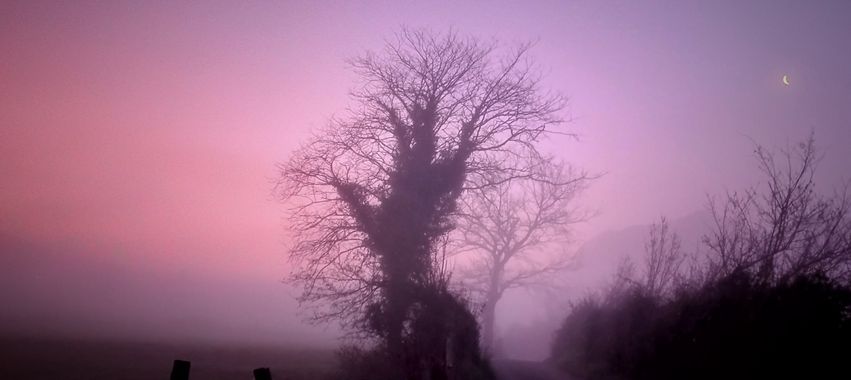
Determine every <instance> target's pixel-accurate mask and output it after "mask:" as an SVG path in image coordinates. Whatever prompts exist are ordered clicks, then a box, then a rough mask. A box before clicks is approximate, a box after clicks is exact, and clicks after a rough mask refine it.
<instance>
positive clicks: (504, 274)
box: [459, 160, 590, 348]
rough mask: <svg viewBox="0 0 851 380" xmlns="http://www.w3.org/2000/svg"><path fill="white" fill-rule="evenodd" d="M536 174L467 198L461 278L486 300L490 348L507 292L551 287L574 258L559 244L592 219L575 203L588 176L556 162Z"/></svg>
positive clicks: (487, 344)
mask: <svg viewBox="0 0 851 380" xmlns="http://www.w3.org/2000/svg"><path fill="white" fill-rule="evenodd" d="M537 170H538V172H539V175H538V179H537V180H534V181H533V180H525V179H514V180H510V181H504V182H502V183H500V184H499V185H497V186H489V187H484V188H479V189H474V190H472V191H470V192H469V194H467V195H468V196H467V197H465V198H464V204H463V208H464V212H463V213H462V218H461V222H460V223H459V232H460V235H461V239H460V240H461V243H462V244H463V246H464V248H462V250H461V251H462V252H466V253H468V256H467V258H468V259H469V265H468V266H467V267H466V270H464V271H462V272H461V274H462V276H463V277H464V284H465V286H467V287H468V288H469V289H470V290H472V291H474V292H475V293H478V294H480V295H481V298H482V300H483V301H484V310H483V313H482V338H483V343H484V346H485V347H487V348H492V345H493V339H494V323H495V320H496V305H497V303H498V302H499V300H500V299H501V298H502V296H503V294H505V291H506V290H508V289H511V288H519V287H528V286H531V285H536V284H544V283H547V282H548V277H549V276H551V275H553V274H556V273H558V272H560V271H562V270H563V269H565V268H566V267H567V266H568V265H569V264H570V262H571V257H570V256H568V255H567V254H566V252H565V251H564V250H563V249H562V247H557V246H556V245H557V243H566V242H567V240H568V238H569V235H570V226H571V225H573V224H576V223H578V222H581V221H583V220H585V219H586V218H587V213H584V212H582V211H580V210H579V209H578V208H577V207H576V206H575V205H574V203H575V199H576V197H577V195H578V194H579V193H580V192H581V191H582V190H583V189H584V188H585V187H586V186H587V183H588V181H589V180H590V178H589V176H588V175H587V174H586V173H583V172H576V171H574V170H573V169H572V168H570V167H565V166H564V165H562V164H559V163H556V162H554V161H553V160H548V161H544V162H542V163H541V164H540V165H539V166H538V168H537ZM541 179H543V180H541ZM553 252H555V254H553Z"/></svg>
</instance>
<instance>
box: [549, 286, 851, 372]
mask: <svg viewBox="0 0 851 380" xmlns="http://www.w3.org/2000/svg"><path fill="white" fill-rule="evenodd" d="M850 339H851V288H849V287H846V286H841V285H838V284H836V283H835V282H833V281H831V280H829V279H827V278H826V277H824V276H820V275H808V276H804V277H799V278H796V279H795V280H794V281H791V282H790V283H786V284H778V285H771V286H763V285H761V284H760V283H759V282H758V281H756V280H755V278H754V277H753V276H752V275H751V274H748V273H745V272H739V273H735V274H731V275H728V276H725V277H724V278H722V279H719V280H717V282H713V283H712V284H707V285H705V286H704V287H703V288H701V289H700V290H699V291H696V292H693V293H687V294H683V293H681V294H680V295H678V297H677V298H676V299H675V300H673V301H672V302H669V303H660V302H659V300H657V299H654V298H652V297H649V296H647V295H645V294H641V293H638V292H636V293H633V294H631V295H628V296H625V297H621V298H618V299H615V300H610V301H608V302H601V301H599V300H593V299H588V300H585V301H583V302H582V303H580V304H578V305H576V306H575V308H574V310H573V312H572V313H571V314H570V316H569V317H568V318H567V319H565V321H564V324H563V325H562V327H561V329H560V330H559V331H558V333H557V335H556V338H555V340H554V344H553V351H552V352H553V354H552V355H553V356H552V359H551V360H552V361H553V362H554V363H555V364H557V365H558V366H559V367H561V368H562V369H564V370H566V371H568V372H570V373H571V374H574V375H576V376H578V377H582V378H589V379H684V378H699V379H718V378H730V377H733V378H792V377H806V378H830V375H831V374H835V373H841V371H844V359H845V358H847V357H849V355H851V347H849V345H848V342H850V341H851V340H850Z"/></svg>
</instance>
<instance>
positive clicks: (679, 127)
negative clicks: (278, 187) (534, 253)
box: [0, 1, 851, 335]
mask: <svg viewBox="0 0 851 380" xmlns="http://www.w3.org/2000/svg"><path fill="white" fill-rule="evenodd" d="M401 25H408V26H412V27H422V26H425V27H429V28H432V29H434V30H438V31H440V30H445V29H447V28H449V27H454V28H455V29H456V30H457V31H458V32H460V33H462V34H471V35H475V36H479V37H482V38H491V37H493V38H496V39H498V40H500V41H502V42H504V43H507V44H512V43H517V42H523V41H530V40H532V41H537V46H536V48H535V49H534V51H533V55H534V57H535V58H536V60H537V62H538V63H539V64H540V66H541V67H542V68H543V70H544V72H545V74H546V80H545V83H544V85H545V87H547V88H549V89H553V90H557V91H560V92H562V93H564V94H565V95H567V96H568V97H569V98H570V100H571V103H570V107H569V111H570V112H569V116H570V117H572V118H573V119H574V121H573V122H571V123H570V124H569V125H567V127H568V128H570V129H571V130H572V131H574V132H576V133H578V134H579V135H580V140H579V141H573V140H569V139H563V138H556V139H553V140H551V141H549V142H548V143H547V147H548V149H551V150H552V151H553V152H556V153H557V154H558V155H559V156H561V157H563V158H564V159H566V160H569V161H571V162H574V163H576V164H577V165H579V166H582V167H584V168H586V169H588V170H590V171H592V172H598V173H606V174H605V176H604V177H602V178H601V179H600V180H598V181H597V182H596V183H595V184H594V185H593V186H592V187H591V188H590V189H589V190H588V192H587V194H586V196H585V197H584V198H583V202H584V203H585V205H586V206H587V207H588V208H591V209H596V210H599V212H600V215H599V216H598V217H597V218H596V219H594V220H592V221H591V222H589V223H587V224H586V225H584V226H582V227H580V229H579V235H578V237H579V239H580V242H581V240H582V239H585V238H588V237H590V236H592V235H594V234H596V233H599V232H602V231H605V230H609V229H619V228H623V227H625V226H629V225H633V224H645V223H649V222H651V221H653V220H654V219H656V218H657V217H658V216H659V215H668V216H670V217H672V218H676V217H680V216H683V215H686V214H689V213H691V212H693V211H695V210H698V209H700V208H701V207H702V206H703V205H704V202H705V199H706V198H705V197H706V194H707V193H718V192H720V191H723V190H724V189H725V188H730V189H735V188H740V187H742V186H745V185H747V184H750V183H752V181H753V177H754V174H755V170H754V166H753V161H752V159H751V156H750V153H751V139H753V140H755V141H758V142H761V143H764V144H766V145H769V146H774V145H783V144H787V143H790V142H795V141H798V140H801V139H803V138H805V137H806V136H807V135H808V134H809V132H810V131H814V132H815V134H816V139H817V142H818V145H819V146H820V147H821V148H822V152H823V153H825V154H826V158H825V159H824V161H823V163H822V167H821V173H822V178H820V179H821V182H822V183H824V184H826V185H835V184H837V183H838V181H839V180H840V179H841V178H851V167H849V164H848V163H849V162H851V149H849V148H848V147H851V106H850V105H851V38H849V36H851V3H849V2H847V1H835V2H829V1H818V2H805V1H800V2H781V1H765V2H739V1H730V2H726V1H713V2H698V1H670V2H641V4H639V2H634V1H624V2H606V3H605V4H604V3H602V2H597V1H594V2H591V1H589V2H568V1H558V2H555V1H554V2H536V3H533V4H527V2H520V1H516V2H492V1H488V2H465V3H463V4H459V2H446V3H439V2H422V1H420V2H406V1H387V2H354V1H352V2H314V1H307V2H301V3H299V2H295V1H287V2H280V3H278V4H276V5H272V4H268V3H265V2H245V3H243V2H239V3H236V2H231V3H224V2H223V3H214V2H196V3H195V4H188V3H182V4H179V5H175V4H173V3H172V2H153V1H151V2H119V1H114V2H88V1H81V2H74V3H72V2H42V1H21V2H14V1H5V2H2V3H0V51H2V55H0V175H2V178H3V181H2V184H0V238H2V240H0V243H2V244H3V245H2V246H0V248H2V250H3V251H2V252H0V254H2V255H3V256H4V257H6V258H4V259H3V260H4V261H3V262H5V263H6V264H9V263H12V264H15V265H17V267H16V266H15V265H11V264H10V265H5V266H4V267H0V277H3V276H4V275H3V273H2V271H4V270H6V271H9V272H12V271H15V272H16V273H17V277H7V278H14V281H15V282H14V284H13V285H15V286H11V285H10V286H11V287H7V289H6V290H2V291H0V296H2V297H3V298H0V301H3V302H5V303H12V302H20V299H21V298H22V297H27V298H28V299H29V301H28V303H27V305H29V306H26V307H23V309H22V311H19V314H18V315H17V317H16V318H18V319H14V318H13V320H16V321H17V320H20V319H26V315H30V314H32V313H38V314H44V313H52V314H51V315H52V317H51V318H56V319H57V320H64V319H67V318H72V317H73V318H77V317H79V318H78V319H81V320H91V318H93V317H92V316H93V315H94V316H96V317H98V318H101V320H104V321H112V322H115V323H117V324H119V325H120V323H119V322H120V321H123V320H125V319H127V318H129V319H130V320H133V321H141V322H139V323H143V324H145V323H146V324H147V325H149V326H154V327H156V326H160V325H161V324H162V325H164V326H167V323H166V322H168V321H171V320H173V319H174V318H178V319H180V318H184V319H187V318H188V319H189V320H192V318H196V317H197V318H201V317H203V316H204V315H209V314H215V315H216V316H214V317H210V318H213V322H211V325H215V326H218V325H221V324H231V325H232V326H237V327H234V328H235V329H236V330H239V329H240V327H238V326H241V325H240V323H243V322H244V323H245V324H246V325H251V326H256V325H258V324H262V325H264V326H267V327H268V329H276V328H280V329H283V330H281V331H290V332H291V331H294V330H299V329H301V327H300V326H298V327H297V326H296V325H294V324H292V321H295V320H296V317H294V316H292V313H293V312H292V310H291V309H292V302H291V300H290V298H288V297H290V293H288V292H287V290H286V289H285V287H284V286H283V285H280V284H279V283H278V281H279V280H280V279H281V278H282V277H283V276H284V275H285V273H286V270H287V267H286V262H285V254H286V250H285V243H286V236H285V226H286V223H285V221H284V220H282V216H283V213H282V206H281V205H279V204H277V203H276V202H274V201H273V200H272V197H271V181H272V180H273V179H274V177H275V175H276V172H275V163H276V162H280V161H283V160H285V159H286V158H287V157H288V155H289V154H290V152H291V151H292V150H293V149H294V148H295V147H296V146H297V145H298V144H299V142H301V141H304V140H305V138H306V137H307V136H308V134H309V131H310V130H311V128H316V127H319V126H322V125H324V123H325V122H326V121H327V120H328V118H329V117H330V116H332V115H344V114H345V111H344V109H345V106H346V105H347V104H348V99H347V91H348V90H349V88H350V87H351V86H353V85H354V79H355V77H354V76H353V74H351V73H350V72H349V71H347V69H346V66H345V64H344V59H345V58H347V57H350V56H353V55H356V54H359V53H361V52H363V51H365V50H367V49H376V48H378V47H380V46H381V43H382V41H383V39H384V38H388V37H391V36H392V35H393V33H394V32H396V31H398V29H399V27H400V26H401ZM784 74H788V75H789V76H790V78H791V85H790V86H783V85H782V83H781V77H782V76H783V75H784ZM40 252H41V253H40ZM39 254H43V255H44V256H43V257H41V256H38V255H39ZM15 255H17V256H15ZM12 256H14V257H16V258H12V259H9V257H12ZM92 263H96V264H92ZM97 263H99V264H97ZM101 264H102V265H101ZM98 265H101V266H98ZM21 268H26V270H24V271H23V272H21V270H22V269H21ZM51 268H52V269H51ZM93 268H95V269H93ZM96 268H103V271H112V270H114V271H117V272H118V273H126V274H127V275H126V276H118V277H117V278H114V279H103V281H101V282H97V281H95V282H92V284H89V285H85V286H84V285H80V283H79V279H80V278H101V277H103V278H106V277H109V276H107V275H106V274H103V273H101V271H99V270H98V269H96ZM27 271H29V272H27ZM22 273H23V274H22ZM44 276H48V277H49V278H50V279H51V280H50V281H51V283H52V284H55V286H56V287H60V288H61V287H63V284H66V285H67V286H68V287H67V289H66V290H65V292H66V293H69V294H70V295H69V294H64V293H61V292H60V294H58V295H57V293H56V292H53V291H51V290H50V287H49V286H48V285H46V284H45V283H44ZM187 279H188V280H187ZM184 280H186V281H184ZM11 281H13V280H8V279H7V280H6V282H7V283H11ZM187 281H188V282H187ZM163 284H168V285H169V286H164V285H163ZM7 285H9V284H7ZM109 287H113V288H114V289H112V290H110V292H111V293H110V294H112V295H111V296H107V295H104V294H101V293H100V292H105V291H106V290H105V289H104V288H109ZM125 287H126V288H127V289H136V290H137V291H136V292H135V293H133V291H131V290H127V292H129V293H127V294H125V293H123V292H122V291H121V290H120V289H124V288H125ZM78 288H79V292H80V293H79V294H81V295H78V293H74V292H75V290H73V289H78ZM225 288H226V289H229V292H219V291H218V290H220V289H225ZM9 289H11V290H9ZM69 289H71V290H69ZM115 289H119V290H115ZM169 289H176V290H175V292H176V294H177V295H172V296H170V297H171V298H169V300H163V299H161V298H158V296H157V295H156V294H159V293H157V292H168V290H169ZM234 289H238V290H234ZM253 289H263V290H262V291H259V290H258V291H254V290H253ZM181 292H183V293H181ZM63 294H64V295H63ZM75 295H77V296H78V298H80V299H81V301H79V302H78V303H77V302H71V301H69V302H66V303H67V305H64V306H62V304H61V303H56V302H55V301H56V299H58V298H59V297H62V298H63V299H67V297H71V299H76V298H74V297H75ZM131 295H132V296H131ZM109 297H113V298H114V299H115V300H114V301H109V302H115V305H118V307H119V308H122V309H126V313H125V314H121V313H118V314H109V313H106V312H101V311H100V310H102V308H101V307H103V308H106V309H108V307H106V306H104V302H107V301H102V300H104V299H107V300H111V299H112V298H109ZM181 297H185V300H184V298H181ZM252 297H254V298H252ZM84 298H85V299H87V300H89V301H85V302H84V301H82V299H84ZM189 299H191V300H197V302H198V304H197V305H196V304H194V303H193V302H195V301H186V300H189ZM4 300H5V301H4ZM181 300H184V301H181ZM87 302H90V303H87ZM169 302H171V303H169ZM252 302H254V303H252ZM263 303H271V304H273V306H269V307H266V306H258V305H261V304H263ZM234 304H238V305H241V306H240V307H241V308H242V309H244V310H246V312H244V313H233V312H229V311H228V310H230V309H232V307H231V306H229V305H234ZM51 305H58V306H51ZM198 305H204V306H203V307H200V306H198ZM27 307H29V308H30V309H27ZM163 307H165V308H167V309H169V310H170V311H169V313H170V314H169V317H168V318H165V317H162V318H160V317H159V316H160V315H161V314H163V311H162V308H163ZM80 308H82V309H85V310H82V311H81V310H77V309H80ZM252 308H253V309H252ZM87 310H88V311H87ZM91 310H94V311H91ZM90 311H91V312H90ZM255 311H256V312H255ZM27 313H30V314H27ZM146 313H150V315H147V314H146ZM252 313H253V314H252ZM131 314H132V315H131ZM284 314H285V315H284ZM258 315H262V316H258ZM247 316H248V317H247ZM87 318H88V319H87ZM133 318H136V319H133ZM252 318H255V319H257V318H259V319H258V320H261V322H258V320H255V319H252ZM278 321H286V323H284V322H281V323H280V324H279V323H278ZM281 326H283V327H281ZM154 327H151V328H154ZM165 328H167V327H165ZM264 328H265V327H264ZM116 329H119V330H120V328H118V327H117V328H116ZM249 330H250V331H252V332H253V333H256V334H262V332H258V331H260V330H258V329H253V327H250V328H249V327H246V331H249ZM255 330H256V331H255ZM263 331H267V330H263ZM199 334H200V333H199ZM237 335H238V334H237Z"/></svg>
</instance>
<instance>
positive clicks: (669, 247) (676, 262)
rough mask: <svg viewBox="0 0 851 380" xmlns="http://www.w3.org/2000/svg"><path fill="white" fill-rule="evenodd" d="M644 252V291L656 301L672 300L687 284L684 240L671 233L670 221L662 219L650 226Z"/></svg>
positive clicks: (642, 284)
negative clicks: (681, 243)
mask: <svg viewBox="0 0 851 380" xmlns="http://www.w3.org/2000/svg"><path fill="white" fill-rule="evenodd" d="M644 252H645V258H644V260H645V265H644V273H643V280H642V283H641V286H642V288H643V289H644V291H645V292H647V293H648V294H650V295H652V296H654V297H658V298H664V297H667V296H670V295H671V293H672V292H673V290H674V288H675V287H676V286H677V285H678V284H679V283H680V282H681V281H682V280H683V275H684V273H683V269H684V268H683V264H684V263H685V262H686V258H687V256H686V255H685V254H684V253H683V252H682V250H681V247H680V237H679V236H678V235H677V234H676V232H671V230H670V226H669V225H668V219H667V218H664V217H662V218H661V219H660V220H659V222H658V223H654V224H653V225H651V226H650V233H649V236H648V239H647V242H646V243H645V244H644Z"/></svg>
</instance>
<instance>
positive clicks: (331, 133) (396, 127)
mask: <svg viewBox="0 0 851 380" xmlns="http://www.w3.org/2000/svg"><path fill="white" fill-rule="evenodd" d="M528 49H529V45H521V46H520V47H519V48H517V49H513V50H510V51H507V50H502V49H499V48H498V47H497V46H496V45H495V44H493V43H484V42H482V41H480V40H476V39H472V38H463V37H460V36H458V35H457V34H456V33H454V32H449V33H445V34H435V33H431V32H428V31H422V30H403V31H402V32H401V33H400V34H399V35H398V36H397V38H396V39H394V40H391V41H388V42H387V43H386V45H385V48H384V50H383V51H382V52H381V53H372V52H370V53H367V54H365V55H363V56H361V57H358V58H355V59H352V60H351V61H350V64H351V66H352V68H353V69H354V70H355V72H356V73H357V74H358V75H359V76H360V78H361V79H362V81H361V83H360V86H359V87H358V89H357V90H355V91H353V93H352V98H353V99H354V100H355V105H354V106H353V107H352V108H351V110H350V113H349V115H348V116H347V117H345V118H341V119H334V120H332V121H331V123H330V125H329V126H328V127H327V128H326V129H324V130H323V131H321V132H319V133H318V134H317V135H316V136H315V137H314V138H313V139H312V140H311V141H310V142H309V143H307V144H306V145H304V146H303V147H302V148H301V149H300V150H298V151H297V152H295V153H294V154H293V156H292V157H291V158H290V160H289V161H287V162H286V163H284V164H282V165H281V180H280V184H279V189H280V191H281V193H280V194H281V196H282V198H283V200H285V201H286V202H288V203H289V204H290V205H292V206H293V208H292V210H291V211H292V214H291V217H290V221H291V229H292V230H293V232H294V235H295V239H294V246H293V247H292V249H291V252H290V258H291V260H292V261H293V262H294V264H295V268H296V269H295V271H294V273H293V277H292V279H293V280H294V281H296V282H297V283H299V284H301V285H302V287H303V293H302V295H301V298H300V300H301V301H302V302H305V303H308V304H311V305H314V306H318V307H315V308H314V312H315V313H314V317H315V318H316V320H319V321H327V320H329V319H337V320H340V321H342V322H343V323H344V324H346V325H348V326H350V327H360V328H362V330H364V331H368V332H369V333H372V334H374V335H377V336H378V337H380V338H381V339H382V340H383V341H384V342H385V343H386V345H387V347H388V349H389V350H390V352H391V353H393V354H399V353H400V352H401V345H402V343H403V339H404V336H405V334H406V328H405V326H406V319H407V318H408V316H409V315H410V313H409V311H410V308H411V307H412V306H414V305H415V304H416V303H417V302H420V300H421V299H423V298H428V297H420V296H421V295H422V294H424V293H423V292H428V291H429V290H428V289H429V287H434V286H439V285H435V284H434V281H431V279H434V278H438V277H441V276H439V275H435V273H436V272H435V271H436V269H437V268H435V265H434V263H435V260H434V258H435V252H436V251H437V248H438V246H439V244H436V243H437V242H438V241H439V240H440V239H441V237H442V236H444V235H445V234H446V233H447V232H448V231H450V230H451V229H452V228H453V216H454V215H455V213H456V209H457V200H458V198H459V197H460V196H461V194H462V192H463V191H464V189H465V188H468V187H477V188H485V187H489V186H493V185H495V184H497V183H500V182H505V181H510V180H513V179H517V178H527V179H533V180H534V179H536V173H535V172H534V171H533V170H531V168H530V167H529V163H530V162H535V161H536V160H538V159H539V158H540V154H539V152H538V150H537V148H536V142H537V141H538V140H539V139H540V138H541V137H543V136H544V135H546V134H548V133H550V132H552V131H553V127H554V126H556V125H558V124H559V123H560V122H561V121H562V119H561V118H560V117H559V116H558V113H559V111H560V110H561V109H562V107H563V104H564V100H563V98H562V97H560V96H559V95H555V94H547V93H544V92H542V91H541V89H540V88H539V78H538V77H537V76H536V75H535V72H534V70H533V68H532V65H531V64H530V61H529V60H528V58H527V52H528ZM501 51H504V54H503V53H500V52H501ZM471 184H476V185H475V186H471Z"/></svg>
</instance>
